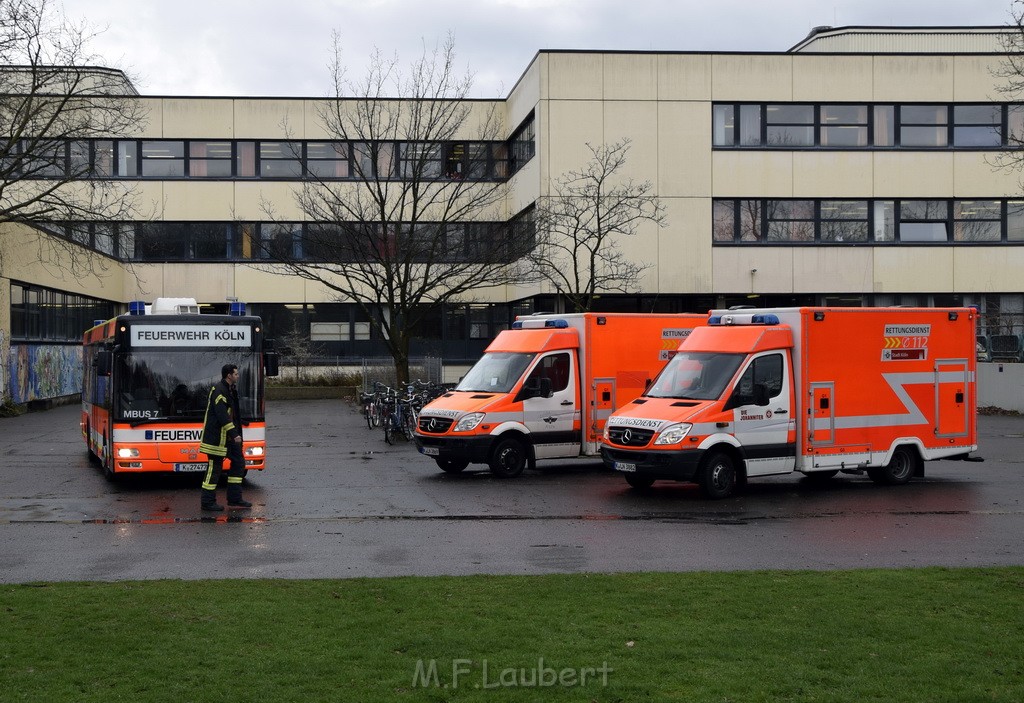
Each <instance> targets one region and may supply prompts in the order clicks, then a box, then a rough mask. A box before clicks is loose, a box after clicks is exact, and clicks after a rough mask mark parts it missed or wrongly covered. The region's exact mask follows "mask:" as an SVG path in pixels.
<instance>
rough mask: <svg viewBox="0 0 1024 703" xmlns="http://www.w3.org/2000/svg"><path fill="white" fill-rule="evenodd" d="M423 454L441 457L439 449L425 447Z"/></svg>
mask: <svg viewBox="0 0 1024 703" xmlns="http://www.w3.org/2000/svg"><path fill="white" fill-rule="evenodd" d="M423 453H424V454H426V455H427V456H440V454H441V450H440V449H439V448H437V447H423Z"/></svg>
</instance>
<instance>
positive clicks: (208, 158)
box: [188, 142, 234, 178]
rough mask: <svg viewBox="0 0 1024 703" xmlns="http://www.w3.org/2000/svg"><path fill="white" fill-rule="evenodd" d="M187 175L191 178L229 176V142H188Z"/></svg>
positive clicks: (230, 157) (230, 160) (230, 161)
mask: <svg viewBox="0 0 1024 703" xmlns="http://www.w3.org/2000/svg"><path fill="white" fill-rule="evenodd" d="M188 157H189V160H188V175H189V176H191V177H193V178H230V177H231V164H232V162H233V161H234V157H233V155H232V153H231V142H189V145H188Z"/></svg>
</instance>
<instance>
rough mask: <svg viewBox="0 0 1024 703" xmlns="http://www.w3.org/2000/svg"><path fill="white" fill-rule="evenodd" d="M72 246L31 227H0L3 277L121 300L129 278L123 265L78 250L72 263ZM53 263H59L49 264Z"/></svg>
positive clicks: (9, 224)
mask: <svg viewBox="0 0 1024 703" xmlns="http://www.w3.org/2000/svg"><path fill="white" fill-rule="evenodd" d="M69 246H73V245H68V244H65V243H64V242H63V241H58V242H57V243H56V244H54V243H53V240H51V239H50V238H49V236H48V235H45V234H43V233H42V232H40V231H38V230H36V229H33V228H31V227H26V226H22V225H16V224H12V223H4V224H0V277H2V278H6V279H10V280H15V281H21V282H24V283H31V284H33V285H39V286H44V287H47V288H53V289H55V290H62V291H67V292H69V293H77V294H80V295H88V296H92V297H96V298H103V299H105V300H115V301H117V300H120V299H121V296H122V295H123V292H124V281H125V277H126V274H125V271H124V270H123V268H122V266H121V265H120V264H119V263H117V262H116V261H114V260H112V259H108V258H107V257H104V256H100V255H98V254H93V253H91V252H89V251H87V250H83V249H78V248H77V247H75V251H76V252H77V253H76V256H78V257H80V258H79V260H78V261H77V262H72V261H70V257H69V254H68V251H69V250H68V247H69ZM54 261H57V262H60V263H57V264H54V263H50V262H54ZM44 262H46V263H44ZM0 329H2V328H0Z"/></svg>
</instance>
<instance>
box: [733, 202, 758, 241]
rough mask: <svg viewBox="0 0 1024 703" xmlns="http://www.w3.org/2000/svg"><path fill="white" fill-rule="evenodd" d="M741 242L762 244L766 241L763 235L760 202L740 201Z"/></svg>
mask: <svg viewBox="0 0 1024 703" xmlns="http://www.w3.org/2000/svg"><path fill="white" fill-rule="evenodd" d="M739 208H740V241H741V242H760V241H762V240H763V239H764V236H763V234H762V233H761V209H762V204H761V201H760V200H740V201H739Z"/></svg>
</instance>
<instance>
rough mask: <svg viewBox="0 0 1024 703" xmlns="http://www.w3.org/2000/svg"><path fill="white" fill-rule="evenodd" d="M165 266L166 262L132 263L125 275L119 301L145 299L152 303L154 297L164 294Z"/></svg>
mask: <svg viewBox="0 0 1024 703" xmlns="http://www.w3.org/2000/svg"><path fill="white" fill-rule="evenodd" d="M166 266H167V264H133V265H132V267H131V271H129V272H127V273H126V275H125V279H124V288H123V292H122V294H121V297H120V302H122V303H126V302H129V301H131V300H145V301H147V302H149V303H152V302H153V299H154V298H159V297H160V296H162V295H164V267H166Z"/></svg>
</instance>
